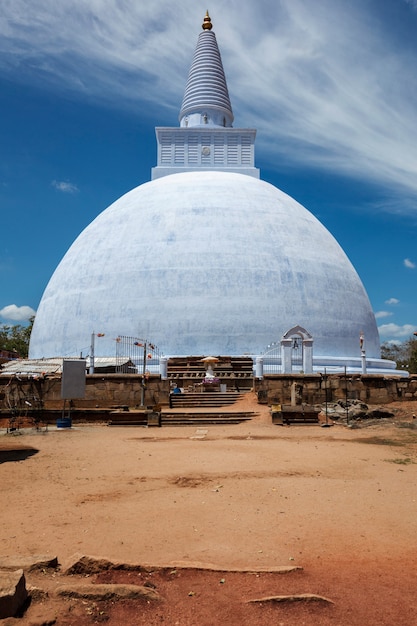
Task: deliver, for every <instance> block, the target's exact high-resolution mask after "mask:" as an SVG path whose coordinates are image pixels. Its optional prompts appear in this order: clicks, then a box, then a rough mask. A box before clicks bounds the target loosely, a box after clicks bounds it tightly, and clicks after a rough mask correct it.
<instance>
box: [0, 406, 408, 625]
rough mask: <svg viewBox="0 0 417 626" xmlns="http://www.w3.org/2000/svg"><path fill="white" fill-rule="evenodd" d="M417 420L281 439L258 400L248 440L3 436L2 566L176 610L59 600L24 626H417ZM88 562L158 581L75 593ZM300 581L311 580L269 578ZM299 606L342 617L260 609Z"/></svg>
mask: <svg viewBox="0 0 417 626" xmlns="http://www.w3.org/2000/svg"><path fill="white" fill-rule="evenodd" d="M416 405H417V403H415V402H413V403H396V404H393V405H389V408H390V409H394V410H395V417H394V418H393V419H392V420H380V421H372V422H369V423H366V422H362V423H361V427H360V428H347V427H346V426H345V425H342V424H335V425H334V426H332V427H330V428H322V427H321V426H319V425H314V426H274V425H272V424H271V418H270V413H269V409H268V408H267V407H263V406H260V405H257V404H256V399H255V397H254V396H252V395H251V394H248V395H247V397H246V399H245V400H244V401H242V402H241V403H240V404H239V405H238V406H237V408H236V410H237V409H239V410H255V411H257V412H258V413H259V414H258V415H257V416H256V417H255V418H254V419H253V420H251V421H250V422H247V423H243V424H240V425H236V426H233V425H230V426H220V425H216V426H207V427H206V426H204V427H201V428H196V427H195V426H187V427H164V428H142V427H108V426H105V425H82V426H81V425H80V426H77V425H75V427H74V428H72V429H71V430H57V429H56V428H54V427H49V429H48V432H45V431H43V430H41V431H36V430H34V429H24V430H23V431H21V432H22V434H20V435H7V436H6V435H5V436H0V485H1V507H0V528H1V548H0V551H1V555H0V556H16V555H18V556H33V555H39V554H42V555H50V556H55V555H56V556H57V557H58V559H59V562H60V563H61V564H62V569H61V570H60V571H57V572H53V573H49V572H47V571H46V572H41V573H38V574H30V573H29V574H27V583H28V585H30V584H35V585H37V586H38V587H41V588H46V589H49V590H50V591H52V590H53V588H54V586H56V585H58V584H62V582H63V579H64V578H65V582H68V578H70V579H71V581H72V582H74V583H75V582H79V581H80V580H82V581H83V582H86V581H87V582H91V584H94V583H98V582H119V583H121V582H124V583H126V582H128V583H130V584H138V585H143V584H144V583H145V582H146V583H147V585H151V586H152V587H153V588H156V590H157V591H158V592H159V593H160V595H161V596H162V597H163V598H164V599H163V600H162V601H161V602H156V603H154V602H148V601H146V600H135V601H127V600H123V601H117V602H114V601H94V602H93V601H91V600H76V599H60V600H57V599H54V597H53V594H52V593H51V594H50V597H49V598H46V599H43V600H36V599H35V600H33V601H32V603H31V605H30V606H29V608H28V610H27V612H26V614H25V615H24V616H23V617H22V618H21V619H19V620H18V622H16V623H20V624H31V625H34V624H37V625H39V624H46V623H56V624H57V625H58V626H69V625H74V626H84V625H87V624H95V623H100V622H102V623H107V624H112V625H113V624H115V625H119V624H120V625H123V626H125V625H128V626H131V625H132V626H133V625H145V624H146V625H148V626H152V625H154V624H155V625H156V624H168V625H170V626H171V625H172V626H177V625H178V626H217V625H220V624H222V625H223V624H227V625H228V626H237V625H238V624H239V625H242V624H245V625H246V624H247V625H250V626H261V625H262V626H263V625H265V626H266V625H268V626H269V625H271V624H276V625H279V626H303V625H305V626H313V625H314V626H321V625H323V626H324V625H326V626H327V625H332V626H334V625H337V626H363V625H365V624H366V625H369V626H393V625H395V626H414V625H417V612H416V600H415V596H416V583H417V576H416V565H417V515H416V513H417V511H416V508H417V504H416V502H417V494H416V484H417V428H416V429H414V428H413V426H414V425H415V421H413V419H412V415H413V413H415V412H416V408H417V406H416ZM4 433H5V431H4V430H3V431H0V435H2V434H4ZM19 450H20V452H19ZM13 459H16V461H13ZM17 459H19V460H17ZM74 553H80V554H86V555H91V556H96V557H103V558H105V559H108V560H110V561H115V562H119V563H120V562H123V563H133V564H137V565H138V566H144V567H145V566H147V569H148V571H143V570H140V569H139V567H138V569H137V570H136V571H135V570H133V571H129V572H127V571H121V572H118V571H111V572H103V573H101V574H94V575H91V576H89V577H88V578H86V577H85V576H84V577H82V576H81V575H78V576H72V577H65V576H64V575H63V571H64V569H65V563H66V562H68V561H69V559H70V557H71V556H72V555H73V554H74ZM288 565H296V566H299V567H300V568H302V569H300V570H298V571H295V572H292V573H289V574H277V573H270V572H268V570H269V569H271V568H277V567H278V566H288ZM158 568H163V569H158ZM201 568H202V569H201ZM241 569H242V570H249V571H244V572H242V571H239V570H241ZM236 570H237V571H236ZM297 594H315V595H318V596H321V597H324V598H326V599H328V600H331V603H326V602H324V601H319V600H318V601H311V602H308V603H306V602H292V603H277V602H270V601H263V602H260V603H250V602H249V601H250V600H255V599H261V598H265V597H270V596H279V595H297ZM51 615H53V618H51ZM42 619H43V621H42ZM48 619H49V622H48V621H47V620H48ZM52 619H53V620H55V621H52Z"/></svg>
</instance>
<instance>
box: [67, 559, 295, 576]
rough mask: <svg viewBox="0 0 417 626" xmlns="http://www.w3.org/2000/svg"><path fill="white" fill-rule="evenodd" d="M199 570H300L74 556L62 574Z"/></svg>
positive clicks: (290, 567) (272, 571)
mask: <svg viewBox="0 0 417 626" xmlns="http://www.w3.org/2000/svg"><path fill="white" fill-rule="evenodd" d="M168 568H169V569H173V568H174V569H175V568H177V569H199V570H207V571H213V572H237V573H243V574H244V573H248V574H249V573H261V572H268V573H274V574H289V573H291V572H296V571H299V570H302V569H303V568H302V567H301V566H300V565H275V566H272V567H243V568H242V567H222V566H218V565H215V564H213V563H202V562H200V561H175V562H170V563H166V564H165V565H144V564H138V563H123V562H114V561H109V560H108V559H105V558H102V557H93V556H86V555H82V554H74V555H73V556H72V557H70V559H69V560H68V561H67V563H66V564H65V565H64V567H63V574H64V575H66V576H71V575H75V574H84V575H85V574H99V573H100V572H105V571H108V570H124V571H138V570H141V571H155V570H163V569H168Z"/></svg>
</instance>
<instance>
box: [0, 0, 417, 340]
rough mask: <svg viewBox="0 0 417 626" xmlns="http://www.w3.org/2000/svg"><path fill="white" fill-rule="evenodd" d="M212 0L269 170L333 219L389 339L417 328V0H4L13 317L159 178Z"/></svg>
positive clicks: (9, 319)
mask: <svg viewBox="0 0 417 626" xmlns="http://www.w3.org/2000/svg"><path fill="white" fill-rule="evenodd" d="M207 9H208V10H209V12H210V15H211V18H212V22H213V30H214V31H215V33H216V36H217V41H218V44H219V47H220V51H221V54H222V59H223V65H224V69H225V73H226V77H227V81H228V87H229V92H230V97H231V102H232V107H233V111H234V115H235V122H234V126H235V127H251V128H253V127H255V128H257V131H258V132H257V141H256V164H257V166H258V167H260V168H261V177H262V178H263V179H264V180H267V181H268V182H271V183H272V184H274V185H276V186H277V187H279V188H280V189H282V190H283V191H285V192H287V193H288V194H290V195H291V196H293V197H294V198H295V199H296V200H298V201H299V202H301V204H303V205H304V206H305V207H306V208H308V209H309V210H310V211H311V212H312V213H314V215H316V216H317V217H318V218H319V219H320V220H321V221H322V223H323V224H324V225H325V226H326V227H327V228H328V229H329V230H330V232H331V233H332V234H333V235H334V236H335V237H336V239H337V240H338V241H339V243H340V245H341V246H342V247H343V249H344V250H345V252H346V253H347V255H348V256H349V258H350V260H351V261H352V263H353V265H354V266H355V268H356V270H357V272H358V274H359V276H360V277H361V279H362V282H363V284H364V286H365V288H366V290H367V292H368V295H369V298H370V301H371V304H372V306H373V309H374V312H375V315H376V317H377V322H378V326H379V330H380V338H381V342H384V341H397V342H399V341H403V340H406V339H408V338H409V337H410V336H411V335H412V333H413V332H414V331H416V330H417V289H416V287H417V246H416V236H417V72H416V67H417V37H416V33H417V0H350V1H349V2H346V1H345V0H317V2H311V0H259V2H253V0H229V2H227V3H225V2H224V0H222V1H221V0H211V2H210V3H209V4H207V3H205V4H204V5H203V4H202V3H200V2H198V1H197V0H182V1H181V3H172V2H168V1H167V0H152V2H151V3H145V2H137V0H88V1H87V0H71V1H70V0H60V2H56V0H37V2H36V3H28V2H27V0H3V1H2V3H1V4H0V209H1V222H0V224H1V248H0V287H1V289H0V323H3V324H16V323H25V320H27V319H28V317H29V316H30V315H32V314H33V313H34V312H35V311H36V308H37V306H38V303H39V301H40V299H41V296H42V293H43V290H44V288H45V287H46V284H47V282H48V280H49V278H50V276H51V274H52V273H53V271H54V269H55V267H56V266H57V264H58V263H59V261H60V259H61V258H62V256H63V255H64V254H65V252H66V250H67V249H68V247H69V246H70V244H71V243H72V241H73V240H74V239H75V238H76V237H77V235H78V234H79V233H80V232H81V230H82V229H83V228H84V227H85V226H87V225H88V224H89V223H90V221H91V220H92V219H93V218H94V217H96V215H98V214H99V213H100V212H101V211H103V210H104V209H105V208H106V207H107V206H109V205H110V204H111V203H112V202H113V201H114V200H116V199H117V198H118V197H120V196H121V195H122V194H124V193H125V192H127V191H129V190H130V189H132V188H134V187H136V186H137V185H140V184H142V183H143V182H146V181H148V180H149V179H150V169H151V167H152V166H154V165H155V164H156V142H155V133H154V127H155V126H177V125H178V113H179V109H180V106H181V101H182V96H183V93H184V89H185V84H186V80H187V75H188V70H189V67H190V64H191V60H192V56H193V53H194V48H195V45H196V42H197V37H198V35H199V33H200V29H201V23H202V19H203V17H204V14H205V11H206V10H207Z"/></svg>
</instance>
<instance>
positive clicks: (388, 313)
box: [375, 311, 392, 320]
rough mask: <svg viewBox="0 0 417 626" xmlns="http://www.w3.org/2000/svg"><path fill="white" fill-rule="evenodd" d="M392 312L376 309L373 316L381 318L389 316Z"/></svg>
mask: <svg viewBox="0 0 417 626" xmlns="http://www.w3.org/2000/svg"><path fill="white" fill-rule="evenodd" d="M391 316H392V313H391V311H377V312H376V313H375V318H376V319H377V320H378V319H382V318H383V317H391Z"/></svg>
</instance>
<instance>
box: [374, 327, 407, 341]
mask: <svg viewBox="0 0 417 626" xmlns="http://www.w3.org/2000/svg"><path fill="white" fill-rule="evenodd" d="M415 330H416V327H415V326H413V325H412V324H404V325H403V326H398V325H397V324H382V326H379V327H378V331H379V335H380V337H382V338H384V337H388V338H390V339H391V338H395V339H404V338H408V337H410V336H411V335H412V334H413V332H414V331H415Z"/></svg>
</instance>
